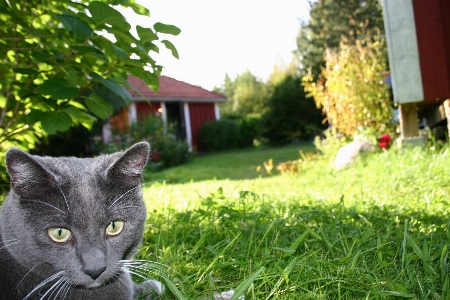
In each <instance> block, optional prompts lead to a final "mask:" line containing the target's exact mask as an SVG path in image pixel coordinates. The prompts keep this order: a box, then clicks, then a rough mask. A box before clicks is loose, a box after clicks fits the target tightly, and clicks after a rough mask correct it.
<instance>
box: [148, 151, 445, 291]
mask: <svg viewBox="0 0 450 300" xmlns="http://www.w3.org/2000/svg"><path fill="white" fill-rule="evenodd" d="M302 146H306V147H307V149H305V150H308V149H309V150H313V148H311V146H310V145H299V146H289V147H286V148H278V149H265V150H258V149H256V150H254V151H251V150H246V151H237V152H229V153H225V154H217V155H210V156H205V157H197V158H196V159H195V160H194V161H193V162H192V163H190V164H187V165H185V166H181V167H178V168H176V169H173V170H168V171H166V172H164V174H166V175H165V176H172V178H168V179H169V180H173V181H175V182H181V183H171V182H154V183H152V184H149V185H148V187H147V188H146V189H145V198H146V201H147V204H148V209H149V222H148V228H147V232H146V237H145V244H144V246H143V248H142V251H141V255H142V256H143V257H146V258H148V259H153V260H156V261H158V262H161V263H163V264H165V265H166V272H167V273H168V274H169V275H170V276H171V277H170V278H171V280H172V281H173V282H174V283H175V284H176V285H177V286H178V288H179V289H180V290H181V291H182V293H183V295H185V298H186V299H197V298H199V297H207V296H208V295H210V294H209V293H210V292H211V291H224V290H228V289H231V288H236V287H237V286H238V285H239V284H240V283H241V282H243V281H244V283H247V284H248V285H247V286H248V287H249V288H248V289H247V288H245V286H244V289H243V290H245V295H246V299H386V298H388V299H396V298H398V299H400V298H416V299H448V298H449V297H450V295H449V292H448V291H449V284H450V283H449V276H448V262H447V255H448V251H447V245H448V242H449V240H450V236H449V233H448V226H449V222H448V213H449V210H448V208H449V194H450V186H449V180H450V168H449V165H450V154H449V153H448V151H447V150H446V149H443V150H439V151H432V150H429V149H427V150H424V149H421V148H416V149H409V150H400V151H396V150H394V149H392V150H389V151H388V152H386V153H383V152H380V153H376V154H373V155H371V156H370V157H367V158H365V159H363V160H361V161H360V162H359V163H358V164H356V165H355V166H353V167H352V168H350V169H348V170H344V171H342V172H336V171H333V170H332V169H331V168H329V166H328V165H329V162H328V161H327V160H322V161H319V162H317V163H316V164H315V165H313V166H312V167H311V168H310V169H308V170H305V171H302V172H301V173H300V174H297V175H274V176H268V175H265V174H262V173H261V174H259V175H258V174H256V175H255V174H254V172H255V167H256V165H258V164H260V165H261V164H262V161H265V160H267V159H269V158H274V160H275V161H276V162H279V160H278V159H276V157H278V158H281V159H282V160H285V159H297V158H298V150H299V149H300V147H302ZM216 168H217V170H218V171H217V176H214V174H216V172H215V171H214V170H215V169H216ZM197 172H198V173H199V174H197ZM246 172H247V173H246ZM157 175H158V176H154V175H153V174H151V175H150V177H153V178H154V180H161V179H162V178H161V177H159V176H161V175H163V174H157ZM211 175H213V176H211ZM207 176H210V178H212V177H216V179H210V180H206V178H207ZM246 177H247V178H249V179H246ZM191 178H192V179H193V182H189V180H190V179H191ZM226 178H229V179H226ZM202 179H205V180H202ZM255 272H258V273H257V274H255V275H258V276H253V277H251V275H252V274H254V273H255ZM241 286H242V285H241ZM163 298H164V299H176V298H175V297H174V296H173V295H172V294H171V293H170V292H169V293H167V295H165V297H163Z"/></svg>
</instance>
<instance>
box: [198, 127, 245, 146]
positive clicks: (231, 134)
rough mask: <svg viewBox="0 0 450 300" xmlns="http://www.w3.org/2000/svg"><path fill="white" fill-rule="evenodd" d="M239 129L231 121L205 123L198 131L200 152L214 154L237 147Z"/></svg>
mask: <svg viewBox="0 0 450 300" xmlns="http://www.w3.org/2000/svg"><path fill="white" fill-rule="evenodd" d="M238 137H239V127H238V125H237V123H236V122H235V121H232V120H213V121H206V122H205V123H203V125H202V126H201V127H200V129H199V130H198V140H199V144H200V151H206V152H214V151H223V150H228V149H233V148H236V147H237V146H238Z"/></svg>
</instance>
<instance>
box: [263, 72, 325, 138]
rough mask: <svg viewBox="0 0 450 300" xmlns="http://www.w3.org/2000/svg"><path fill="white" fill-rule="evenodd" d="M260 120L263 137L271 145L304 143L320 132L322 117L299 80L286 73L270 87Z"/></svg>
mask: <svg viewBox="0 0 450 300" xmlns="http://www.w3.org/2000/svg"><path fill="white" fill-rule="evenodd" d="M268 108H269V109H268V111H267V113H265V114H264V116H263V136H264V137H265V138H267V139H268V140H269V142H270V143H271V144H273V145H284V144H288V143H290V142H292V141H293V140H305V139H309V138H311V137H313V136H314V135H315V134H317V133H319V132H320V131H321V130H322V129H323V125H322V123H321V121H322V116H321V112H320V110H318V109H317V107H316V105H315V104H314V101H313V99H311V98H308V97H307V96H306V93H305V90H304V88H303V86H302V81H301V78H300V77H299V76H296V75H294V74H291V73H287V74H286V76H284V78H283V79H282V80H281V81H280V82H279V83H278V84H277V85H276V86H275V87H274V90H273V93H272V95H271V97H270V98H269V100H268Z"/></svg>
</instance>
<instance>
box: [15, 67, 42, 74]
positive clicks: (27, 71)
mask: <svg viewBox="0 0 450 300" xmlns="http://www.w3.org/2000/svg"><path fill="white" fill-rule="evenodd" d="M13 71H14V72H16V73H18V74H25V75H38V74H39V72H38V71H37V70H35V69H29V68H14V69H13Z"/></svg>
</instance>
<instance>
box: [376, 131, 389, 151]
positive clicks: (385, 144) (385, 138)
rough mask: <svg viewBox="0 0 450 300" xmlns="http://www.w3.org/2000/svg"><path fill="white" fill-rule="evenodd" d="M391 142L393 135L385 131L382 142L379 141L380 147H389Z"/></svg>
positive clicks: (381, 138)
mask: <svg viewBox="0 0 450 300" xmlns="http://www.w3.org/2000/svg"><path fill="white" fill-rule="evenodd" d="M390 143H391V137H390V136H389V134H387V133H384V134H382V135H381V137H380V142H379V143H378V146H379V147H380V148H383V149H387V148H389V144H390Z"/></svg>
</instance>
